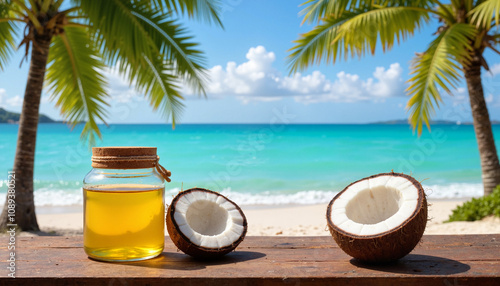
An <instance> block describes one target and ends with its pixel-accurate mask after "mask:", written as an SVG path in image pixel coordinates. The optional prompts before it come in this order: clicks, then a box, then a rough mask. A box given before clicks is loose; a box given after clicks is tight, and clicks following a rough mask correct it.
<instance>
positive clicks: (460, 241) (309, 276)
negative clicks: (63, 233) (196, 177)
mask: <svg viewBox="0 0 500 286" xmlns="http://www.w3.org/2000/svg"><path fill="white" fill-rule="evenodd" d="M4 240H6V239H4ZM2 244H3V245H5V246H2V247H1V251H0V257H2V261H4V262H0V265H1V266H2V267H1V268H0V269H1V270H0V273H2V275H1V277H0V284H8V285H20V284H29V285H35V284H36V285H37V286H38V285H90V284H92V285H138V284H141V285H142V284H150V285H217V286H222V285H276V284H286V285H389V284H390V285H415V284H421V283H424V284H425V285H450V286H464V285H495V286H498V285H500V234H494V235H460V236H454V235H453V236H451V235H450V236H436V235H429V236H424V237H423V239H422V242H421V243H420V244H419V245H418V246H417V247H416V248H415V250H414V251H413V252H412V253H411V254H409V255H408V256H406V257H404V258H403V259H401V260H399V261H398V262H396V263H393V264H389V265H365V264H361V263H359V262H358V261H356V260H353V259H351V258H350V257H349V256H347V255H346V254H345V253H344V252H343V251H342V250H341V249H339V248H338V246H337V245H336V244H335V242H334V241H333V239H332V238H331V237H327V236H325V237H247V238H245V240H244V241H243V243H242V244H241V245H240V246H239V247H238V248H237V250H236V251H234V252H232V253H230V254H228V255H227V256H225V257H224V258H223V259H221V260H218V261H212V262H203V261H196V260H194V259H192V258H190V257H189V256H187V255H185V254H183V253H182V252H179V251H177V249H176V248H175V246H174V245H173V244H172V242H171V241H170V239H169V238H168V237H167V238H166V240H165V250H164V252H163V253H162V255H160V256H159V257H157V258H154V259H150V260H146V261H141V262H126V263H107V262H99V261H94V260H90V259H89V258H87V256H86V255H85V253H84V251H83V243H82V237H81V236H76V237H17V240H16V258H17V260H16V278H15V279H12V278H9V277H8V276H7V273H8V270H7V269H6V267H4V265H7V262H6V259H5V258H6V257H8V255H9V253H8V250H7V247H6V245H7V243H2ZM2 263H4V264H3V265H2ZM424 284H422V285H424Z"/></svg>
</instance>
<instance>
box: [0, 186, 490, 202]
mask: <svg viewBox="0 0 500 286" xmlns="http://www.w3.org/2000/svg"><path fill="white" fill-rule="evenodd" d="M424 189H425V192H426V194H427V196H428V197H429V198H431V199H459V198H470V197H480V196H482V195H483V186H482V184H470V183H453V184H449V185H424ZM179 191H180V189H179V188H174V189H169V190H167V191H166V192H165V202H166V203H167V204H169V203H170V201H171V200H172V198H173V196H175V195H176V194H177V193H178V192H179ZM221 193H222V194H223V195H225V196H226V197H228V198H229V199H231V200H233V201H234V202H236V203H237V204H238V205H242V206H256V205H269V206H272V205H310V204H323V203H328V202H329V201H330V200H331V199H332V198H333V197H334V196H335V194H336V193H337V192H336V191H322V190H308V191H299V192H295V193H280V192H270V191H267V192H261V193H257V194H251V193H241V192H237V191H234V190H231V189H230V188H227V189H224V190H222V191H221ZM4 202H5V193H4V192H0V205H3V203H4ZM82 204H83V194H82V190H81V189H79V188H76V189H69V190H68V189H65V190H63V189H53V188H48V187H44V188H40V189H37V190H36V191H35V205H36V206H71V205H82Z"/></svg>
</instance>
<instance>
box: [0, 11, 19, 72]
mask: <svg viewBox="0 0 500 286" xmlns="http://www.w3.org/2000/svg"><path fill="white" fill-rule="evenodd" d="M10 5H11V4H10V3H8V2H2V3H0V19H7V18H10V15H9V14H10V13H9V8H10ZM16 35H17V33H16V26H15V24H13V23H12V22H11V21H0V70H3V69H4V68H5V66H6V65H7V63H8V61H9V59H10V56H11V55H12V53H13V52H14V50H15V48H16V46H15V41H14V39H15V37H16Z"/></svg>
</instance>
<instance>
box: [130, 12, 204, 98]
mask: <svg viewBox="0 0 500 286" xmlns="http://www.w3.org/2000/svg"><path fill="white" fill-rule="evenodd" d="M134 15H135V16H137V18H138V19H140V24H141V25H142V26H143V28H144V30H145V31H146V32H147V34H148V36H149V37H150V38H151V39H152V41H153V43H154V46H155V48H156V50H158V52H159V54H160V55H162V56H163V59H164V60H165V61H167V62H168V63H169V64H170V68H173V74H175V75H177V76H179V77H182V78H184V79H185V80H186V82H187V83H188V84H189V85H190V87H191V88H192V89H193V90H194V91H195V92H196V93H201V94H204V93H205V90H204V84H205V82H206V79H207V73H206V70H205V68H204V65H205V64H206V61H205V57H204V56H203V53H202V52H201V51H200V50H198V49H197V47H198V45H197V44H195V43H194V42H192V41H191V40H192V38H191V37H189V36H187V35H186V33H187V30H186V29H185V28H183V27H182V26H181V25H179V24H178V23H176V22H175V21H173V20H167V19H165V16H164V14H161V13H154V12H151V11H149V10H146V9H144V10H141V11H137V12H136V11H134ZM155 60H156V59H155V57H153V58H151V60H150V61H151V62H154V61H155Z"/></svg>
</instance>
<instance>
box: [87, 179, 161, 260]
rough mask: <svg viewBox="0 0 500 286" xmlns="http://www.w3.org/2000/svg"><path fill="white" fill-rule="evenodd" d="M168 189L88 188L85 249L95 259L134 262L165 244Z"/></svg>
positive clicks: (137, 186)
mask: <svg viewBox="0 0 500 286" xmlns="http://www.w3.org/2000/svg"><path fill="white" fill-rule="evenodd" d="M163 194H164V188H158V187H155V186H147V185H133V184H124V185H120V184H118V185H105V186H95V187H92V188H84V189H83V195H84V249H85V252H86V253H87V255H88V256H89V257H91V258H94V259H98V260H107V261H134V260H143V259H148V258H152V257H155V256H157V255H159V254H160V253H161V252H162V251H163V245H164V224H165V217H164V213H165V211H164V198H163Z"/></svg>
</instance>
